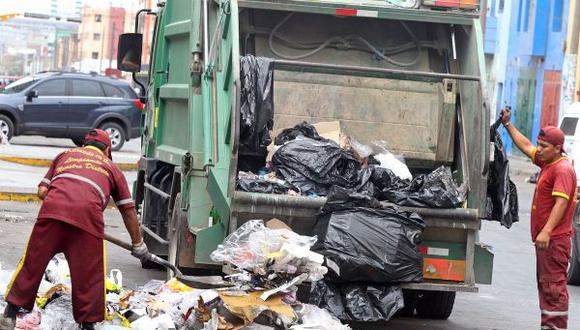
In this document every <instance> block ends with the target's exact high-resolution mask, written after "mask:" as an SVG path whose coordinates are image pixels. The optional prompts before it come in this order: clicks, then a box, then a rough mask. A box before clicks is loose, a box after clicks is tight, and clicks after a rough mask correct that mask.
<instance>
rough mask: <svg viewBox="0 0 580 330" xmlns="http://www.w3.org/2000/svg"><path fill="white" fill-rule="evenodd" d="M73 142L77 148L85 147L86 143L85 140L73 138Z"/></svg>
mask: <svg viewBox="0 0 580 330" xmlns="http://www.w3.org/2000/svg"><path fill="white" fill-rule="evenodd" d="M71 140H72V142H73V143H74V144H75V146H77V147H82V146H83V145H84V142H85V139H84V138H72V139H71Z"/></svg>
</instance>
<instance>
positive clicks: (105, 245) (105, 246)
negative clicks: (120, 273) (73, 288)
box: [103, 240, 107, 320]
mask: <svg viewBox="0 0 580 330" xmlns="http://www.w3.org/2000/svg"><path fill="white" fill-rule="evenodd" d="M106 281H107V243H106V242H105V240H103V294H104V295H105V306H104V308H105V320H107V286H106V285H105V282H106Z"/></svg>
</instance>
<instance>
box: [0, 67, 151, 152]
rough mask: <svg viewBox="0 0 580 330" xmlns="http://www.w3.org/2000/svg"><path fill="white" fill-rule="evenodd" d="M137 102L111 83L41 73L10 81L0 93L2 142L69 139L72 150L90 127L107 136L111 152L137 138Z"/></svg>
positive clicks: (140, 107)
mask: <svg viewBox="0 0 580 330" xmlns="http://www.w3.org/2000/svg"><path fill="white" fill-rule="evenodd" d="M142 110H143V103H141V101H139V98H138V97H137V94H135V92H134V91H133V89H131V87H130V86H129V84H128V83H127V82H125V81H123V80H118V79H115V78H110V77H105V76H98V75H91V74H82V73H64V72H45V73H39V74H37V75H34V76H29V77H25V78H22V79H20V80H17V81H15V82H14V83H12V84H10V85H8V86H6V88H5V89H4V90H3V91H2V92H1V94H0V131H1V132H2V133H4V135H6V136H7V137H8V139H10V138H12V136H17V135H43V136H46V137H57V138H70V139H72V140H73V142H74V143H75V144H76V145H80V144H81V143H82V139H83V136H84V135H85V134H86V132H87V131H88V130H89V129H91V128H101V129H103V130H105V131H107V132H108V133H109V135H110V136H111V142H112V145H113V150H114V151H117V150H119V149H121V147H122V146H123V144H124V143H125V141H129V140H130V139H132V138H136V137H139V135H140V122H141V111H142Z"/></svg>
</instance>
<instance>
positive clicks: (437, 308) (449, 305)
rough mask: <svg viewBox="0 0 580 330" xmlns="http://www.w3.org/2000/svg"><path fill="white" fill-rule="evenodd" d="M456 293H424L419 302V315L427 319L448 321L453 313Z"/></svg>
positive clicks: (421, 294) (420, 295)
mask: <svg viewBox="0 0 580 330" xmlns="http://www.w3.org/2000/svg"><path fill="white" fill-rule="evenodd" d="M454 303H455V292H447V291H423V292H421V293H420V294H419V298H418V301H417V315H419V317H421V318H425V319H438V320H446V319H447V318H449V316H450V315H451V312H452V311H453V304H454Z"/></svg>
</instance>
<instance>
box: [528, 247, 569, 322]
mask: <svg viewBox="0 0 580 330" xmlns="http://www.w3.org/2000/svg"><path fill="white" fill-rule="evenodd" d="M569 259H570V237H560V238H556V239H553V240H550V245H549V246H548V248H547V249H538V248H536V276H537V281H538V294H539V297H540V311H541V313H542V326H541V329H567V327H568V287H567V277H568V274H567V272H568V261H569Z"/></svg>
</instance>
